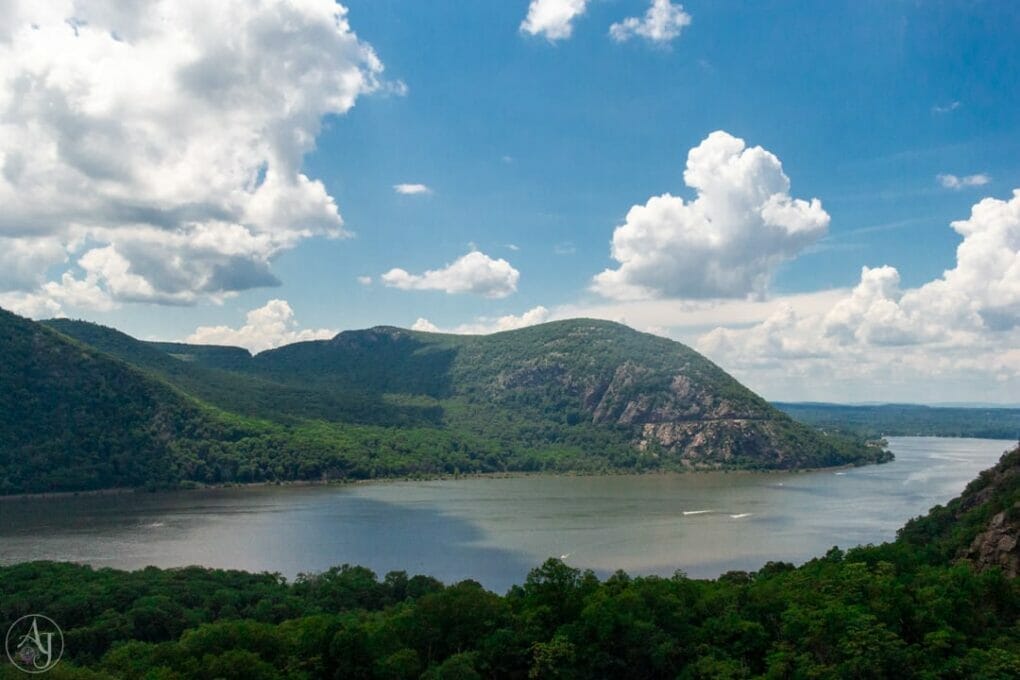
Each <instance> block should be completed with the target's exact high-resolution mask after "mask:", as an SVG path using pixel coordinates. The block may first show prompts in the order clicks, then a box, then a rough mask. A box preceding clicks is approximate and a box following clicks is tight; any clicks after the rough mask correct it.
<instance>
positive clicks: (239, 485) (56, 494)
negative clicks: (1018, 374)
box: [0, 461, 893, 504]
mask: <svg viewBox="0 0 1020 680" xmlns="http://www.w3.org/2000/svg"><path fill="white" fill-rule="evenodd" d="M886 462H887V463H891V462H893V461H886ZM885 464H886V463H865V464H864V465H854V464H853V463H847V464H844V465H831V466H827V467H817V468H793V469H788V470H781V469H766V470H748V469H741V468H738V469H727V468H706V469H690V470H642V471H635V470H606V471H599V472H586V471H583V470H563V471H557V470H537V471H531V470H507V471H501V472H465V473H460V474H449V473H444V474H434V475H404V476H393V477H375V478H371V479H327V480H322V479H287V480H266V481H261V482H222V483H218V484H202V483H198V482H195V483H193V484H186V485H184V486H179V487H172V488H160V489H145V488H140V487H111V488H105V489H86V490H82V491H36V492H32V493H23V494H9V495H0V504H3V503H11V502H17V501H26V500H29V501H31V500H47V499H58V498H75V497H93V496H122V495H128V494H148V493H152V494H155V493H188V492H192V491H220V490H227V489H259V488H267V487H273V486H280V487H303V486H309V487H320V486H335V487H344V486H356V485H365V484H394V483H398V482H440V481H450V480H457V479H487V480H494V479H516V478H524V477H631V476H653V475H690V474H695V475H701V474H713V473H714V474H725V475H748V474H768V475H774V474H790V475H799V474H811V473H814V472H836V471H839V470H848V469H853V468H857V467H868V466H870V465H885Z"/></svg>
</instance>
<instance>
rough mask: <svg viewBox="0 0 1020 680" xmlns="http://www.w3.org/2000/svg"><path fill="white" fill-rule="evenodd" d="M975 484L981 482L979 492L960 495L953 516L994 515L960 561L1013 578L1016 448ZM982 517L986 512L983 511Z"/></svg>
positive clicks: (1019, 481) (1019, 486)
mask: <svg viewBox="0 0 1020 680" xmlns="http://www.w3.org/2000/svg"><path fill="white" fill-rule="evenodd" d="M979 481H981V482H983V484H982V485H981V487H980V488H979V489H977V490H975V491H974V492H973V493H967V492H964V495H963V496H961V498H960V501H961V502H960V507H959V510H958V511H957V513H956V515H957V516H958V517H960V518H962V517H964V516H965V515H966V514H967V513H977V512H981V510H982V509H986V508H992V509H994V510H997V512H994V514H992V516H991V519H989V520H988V521H987V522H982V523H981V524H980V525H979V530H980V531H979V533H978V534H977V535H976V536H975V537H974V539H973V540H972V541H971V543H970V545H969V546H968V547H967V548H966V551H965V552H964V553H963V556H962V559H964V560H966V561H968V562H970V563H971V564H973V565H974V566H975V567H976V568H977V569H979V570H981V571H984V570H986V569H991V568H993V567H998V568H1000V569H1002V571H1003V573H1005V574H1006V575H1007V576H1009V577H1010V578H1016V576H1017V574H1020V498H1018V496H1020V446H1018V447H1017V448H1015V449H1014V450H1013V451H1011V452H1009V453H1007V454H1006V455H1004V456H1003V457H1002V460H1001V461H999V464H998V465H996V466H995V467H994V468H992V469H991V470H986V471H985V472H984V473H982V475H981V478H979ZM968 491H970V489H969V488H968ZM1000 508H1001V509H1000ZM984 514H986V515H987V514H989V511H988V510H987V509H986V510H985V513H984Z"/></svg>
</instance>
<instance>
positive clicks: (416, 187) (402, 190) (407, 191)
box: [393, 184, 432, 196]
mask: <svg viewBox="0 0 1020 680" xmlns="http://www.w3.org/2000/svg"><path fill="white" fill-rule="evenodd" d="M393 190H394V191H396V192H397V193H398V194H403V195H405V196H415V195H418V194H431V193H432V189H430V188H428V187H427V186H425V185H424V184H394V185H393Z"/></svg>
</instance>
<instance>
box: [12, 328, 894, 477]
mask: <svg viewBox="0 0 1020 680" xmlns="http://www.w3.org/2000/svg"><path fill="white" fill-rule="evenodd" d="M0 341H2V344H0V349H2V351H0V379H2V384H3V385H4V388H5V389H4V390H3V392H2V394H0V406H2V407H3V412H2V415H0V494H13V493H24V492H48V491H76V490H91V489H102V488H110V487H145V488H168V487H170V488H172V487H176V486H186V485H193V484H196V483H198V484H223V483H245V482H273V481H284V480H323V479H325V480H357V479H372V478H378V477H399V476H433V475H456V474H467V473H483V472H504V471H554V472H566V471H579V472H589V473H597V472H605V471H622V470H628V471H638V472H640V471H646V470H654V469H688V468H689V467H719V466H724V467H729V468H744V469H765V468H797V467H820V466H830V465H841V464H847V463H855V464H861V463H866V462H881V461H883V460H886V459H888V457H889V454H887V453H885V452H883V451H881V450H880V449H877V448H873V447H867V446H864V445H863V444H862V443H861V442H860V441H856V440H852V439H848V438H843V437H839V436H828V435H823V434H821V433H819V432H818V431H815V430H813V429H810V428H807V427H803V426H801V425H799V424H797V423H795V422H794V421H793V420H791V419H790V418H789V417H787V416H786V415H784V414H782V413H781V412H779V411H777V410H776V409H774V408H773V407H772V406H770V405H769V404H767V403H766V402H765V401H764V400H762V399H761V398H760V397H758V396H757V395H755V394H754V393H752V392H751V391H749V390H747V389H746V388H744V387H743V386H741V385H740V384H739V383H738V382H737V381H736V380H734V379H733V378H732V377H730V376H729V375H727V374H726V373H725V372H723V371H722V370H721V369H719V367H717V366H715V365H714V364H712V363H711V362H709V361H708V360H707V359H705V358H704V357H702V356H701V355H699V354H697V353H696V352H694V351H693V350H691V349H690V348H687V347H685V346H683V345H681V344H679V343H675V342H672V341H670V340H666V339H664V338H659V337H656V336H652V335H647V334H643V333H638V332H635V331H633V330H631V329H629V328H626V327H625V326H621V325H619V324H614V323H609V322H603V321H594V320H590V319H578V320H573V321H562V322H555V323H550V324H543V325H540V326H534V327H531V328H526V329H521V330H517V331H511V332H506V333H497V334H494V335H489V336H454V335H442V334H433V333H416V332H412V331H405V330H401V329H396V328H385V327H384V328H374V329H369V330H365V331H351V332H346V333H341V334H340V335H338V336H337V337H336V338H334V339H332V340H329V341H316V342H302V343H296V344H293V345H289V346H286V347H281V348H279V349H276V350H271V351H267V352H262V353H260V354H258V355H256V356H254V357H253V356H251V355H250V354H249V353H248V352H247V351H245V350H242V349H239V348H229V347H208V346H192V345H184V344H180V343H148V342H141V341H139V340H136V339H134V338H131V337H130V336H127V335H125V334H123V333H120V332H119V331H116V330H114V329H110V328H105V327H103V326H99V325H96V324H91V323H86V322H81V321H70V320H66V319H55V320H51V321H48V322H46V323H45V324H37V323H34V322H31V321H28V320H27V319H22V318H20V317H17V316H15V315H13V314H9V313H7V312H3V311H2V310H0ZM658 422H679V423H681V424H684V423H692V424H694V425H696V426H698V427H701V426H702V425H704V427H705V428H708V429H706V430H705V431H706V432H707V433H708V434H707V435H706V436H705V437H703V438H702V439H703V441H704V442H705V444H704V446H703V448H704V451H702V452H700V453H699V455H701V456H703V459H699V460H698V461H697V464H696V465H694V464H692V463H691V461H690V460H688V459H685V458H684V453H683V451H682V447H677V448H674V449H668V448H666V447H663V446H661V445H660V444H659V443H658V442H656V441H651V442H646V444H647V445H646V446H644V447H642V446H638V442H639V440H641V438H642V437H643V436H644V435H643V434H642V432H643V430H642V427H643V425H644V424H645V423H652V424H654V423H658ZM720 422H725V423H730V422H732V423H736V424H735V425H732V426H730V425H726V426H722V427H717V425H718V423H720Z"/></svg>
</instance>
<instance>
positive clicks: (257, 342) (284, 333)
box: [185, 300, 337, 352]
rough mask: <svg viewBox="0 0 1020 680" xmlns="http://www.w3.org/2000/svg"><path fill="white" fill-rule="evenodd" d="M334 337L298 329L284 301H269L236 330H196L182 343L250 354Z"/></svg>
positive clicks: (322, 330)
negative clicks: (235, 348)
mask: <svg viewBox="0 0 1020 680" xmlns="http://www.w3.org/2000/svg"><path fill="white" fill-rule="evenodd" d="M336 334H337V331H335V330H333V329H329V328H317V329H311V328H304V329H302V328H298V323H297V321H296V320H295V319H294V310H293V309H291V307H290V304H288V302H287V301H286V300H270V301H269V302H267V303H266V304H265V305H263V306H262V307H259V308H258V309H253V310H251V311H249V312H248V314H247V316H246V317H245V323H244V325H243V326H241V327H240V328H230V327H229V326H199V327H198V328H196V329H195V332H194V333H192V334H191V335H189V336H188V337H187V339H186V340H185V342H189V343H192V344H195V345H233V346H240V347H244V348H246V349H248V350H250V351H252V352H261V351H263V350H267V349H272V348H274V347H280V346H281V345H287V344H290V343H292V342H302V341H304V340H327V339H329V338H332V337H333V336H334V335H336Z"/></svg>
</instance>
